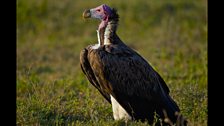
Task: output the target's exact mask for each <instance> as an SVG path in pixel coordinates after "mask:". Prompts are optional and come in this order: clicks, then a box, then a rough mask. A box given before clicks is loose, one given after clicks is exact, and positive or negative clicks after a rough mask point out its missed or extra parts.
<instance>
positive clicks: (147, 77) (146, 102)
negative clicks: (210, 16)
mask: <svg viewBox="0 0 224 126" xmlns="http://www.w3.org/2000/svg"><path fill="white" fill-rule="evenodd" d="M83 17H84V18H95V19H99V20H100V21H101V22H100V24H99V26H98V29H97V30H96V31H97V38H98V43H97V44H93V45H89V46H87V47H86V48H84V49H83V50H82V51H81V52H80V65H81V69H82V71H83V73H84V74H85V76H86V78H87V79H88V80H89V82H90V83H91V84H92V85H93V86H94V87H95V88H96V89H97V90H98V91H99V92H100V93H101V94H102V96H103V97H104V98H105V99H106V100H107V101H108V102H109V103H110V104H111V105H112V110H113V117H114V120H125V121H128V120H137V121H142V122H144V121H148V123H149V124H153V122H154V121H155V117H156V118H157V119H158V118H159V119H160V120H161V121H160V122H159V124H162V125H172V124H177V123H179V124H183V125H186V124H187V123H186V120H180V121H179V122H178V119H179V115H178V113H179V112H180V109H179V107H178V105H177V104H176V103H175V101H174V100H173V99H172V98H171V96H170V95H169V92H170V90H169V88H168V87H167V85H166V83H165V81H164V80H163V79H162V77H161V76H160V75H159V74H158V73H157V72H156V71H155V69H153V67H152V66H150V64H149V63H148V62H147V61H146V60H145V59H144V58H143V57H142V56H141V55H140V54H138V53H137V52H136V51H135V50H133V49H131V48H130V47H128V46H127V45H126V44H125V43H124V42H122V40H121V39H120V38H119V36H118V35H117V34H116V30H117V26H118V21H119V15H118V13H117V10H116V9H114V8H110V7H109V6H107V5H105V4H103V5H100V6H98V7H96V8H93V9H86V10H85V11H84V12H83Z"/></svg>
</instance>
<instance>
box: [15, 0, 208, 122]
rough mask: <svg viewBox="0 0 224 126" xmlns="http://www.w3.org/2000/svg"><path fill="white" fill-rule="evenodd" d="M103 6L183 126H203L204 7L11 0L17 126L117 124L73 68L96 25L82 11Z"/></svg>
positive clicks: (189, 1) (176, 2)
mask: <svg viewBox="0 0 224 126" xmlns="http://www.w3.org/2000/svg"><path fill="white" fill-rule="evenodd" d="M102 3H106V4H108V5H109V6H112V7H116V8H117V9H118V13H119V14H120V23H119V24H120V25H119V27H118V35H119V36H120V38H121V39H122V40H123V41H124V42H125V43H126V44H127V45H129V46H130V47H132V48H133V49H135V50H137V51H138V52H139V53H140V54H141V55H142V56H143V57H145V58H146V59H147V60H148V61H149V62H150V63H151V65H153V67H154V68H155V69H156V70H157V71H158V72H159V73H160V75H161V76H162V77H163V78H164V80H165V81H166V83H167V85H168V87H169V88H170V90H171V93H170V94H171V96H172V97H173V98H174V99H175V101H176V102H177V104H178V105H179V106H180V109H181V111H182V114H183V115H184V116H185V117H186V118H187V119H188V120H189V121H190V124H191V125H194V126H205V125H207V116H208V115H207V111H208V110H207V2H206V1H205V0H198V1H194V0H185V1H183V0H167V1H156V0H154V1H143V0H128V1H126V0H124V1H120V0H113V1H105V0H103V1H102V2H98V1H88V2H87V1H81V0H76V1H74V0H64V1H60V0H38V1H34V0H30V1H28V0H18V1H17V87H16V88H17V92H16V93H17V103H16V108H17V109H16V113H17V116H16V124H17V125H68V124H70V125H75V126H82V125H87V126H88V125H89V126H92V125H108V126H109V125H116V126H120V125H124V124H123V122H122V121H114V120H113V116H112V110H111V105H110V104H108V103H107V101H106V100H104V99H103V97H102V96H101V95H100V93H98V92H97V90H96V89H95V88H94V87H93V86H92V85H91V84H90V83H89V82H88V81H87V79H86V78H85V76H84V74H83V73H82V71H81V68H80V66H79V53H80V51H81V49H83V48H84V47H86V46H87V45H89V44H93V43H96V41H97V38H96V32H95V30H96V28H97V26H98V23H99V22H98V21H96V20H87V21H84V20H83V19H82V17H81V16H82V12H83V10H84V9H86V8H93V7H96V6H98V5H100V4H102ZM127 3H128V4H127ZM128 125H130V126H135V125H138V126H145V125H147V124H146V123H141V122H129V123H128Z"/></svg>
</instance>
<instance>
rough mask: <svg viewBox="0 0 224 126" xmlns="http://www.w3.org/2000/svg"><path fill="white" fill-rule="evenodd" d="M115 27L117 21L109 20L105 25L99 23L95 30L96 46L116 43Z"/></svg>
mask: <svg viewBox="0 0 224 126" xmlns="http://www.w3.org/2000/svg"><path fill="white" fill-rule="evenodd" d="M117 25H118V21H115V20H111V21H109V22H106V23H105V22H103V21H102V22H101V24H100V26H99V28H98V30H97V37H98V44H99V45H100V46H101V45H109V44H115V43H116V41H114V39H115V38H116V37H117V35H116V30H117Z"/></svg>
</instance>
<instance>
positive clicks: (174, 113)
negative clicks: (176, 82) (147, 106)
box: [157, 95, 187, 126]
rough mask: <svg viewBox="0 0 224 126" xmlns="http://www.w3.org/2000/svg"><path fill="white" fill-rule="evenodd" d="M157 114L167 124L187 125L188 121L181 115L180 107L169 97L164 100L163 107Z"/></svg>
mask: <svg viewBox="0 0 224 126" xmlns="http://www.w3.org/2000/svg"><path fill="white" fill-rule="evenodd" d="M157 112H158V115H159V116H160V117H162V118H164V120H163V121H164V123H166V124H169V125H173V124H176V125H177V126H186V125H187V121H186V119H184V118H183V116H182V115H181V114H180V109H179V107H178V106H177V104H176V103H175V101H174V100H173V99H172V98H171V97H170V96H169V95H166V96H165V98H162V103H161V106H160V107H159V108H158V109H157ZM182 124H183V125H182Z"/></svg>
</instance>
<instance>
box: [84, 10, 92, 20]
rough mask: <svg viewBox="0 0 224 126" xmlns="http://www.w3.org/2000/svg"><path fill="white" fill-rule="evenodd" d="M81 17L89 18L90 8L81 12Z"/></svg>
mask: <svg viewBox="0 0 224 126" xmlns="http://www.w3.org/2000/svg"><path fill="white" fill-rule="evenodd" d="M82 16H83V18H90V17H91V12H90V10H85V11H84V12H83V14H82Z"/></svg>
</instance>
